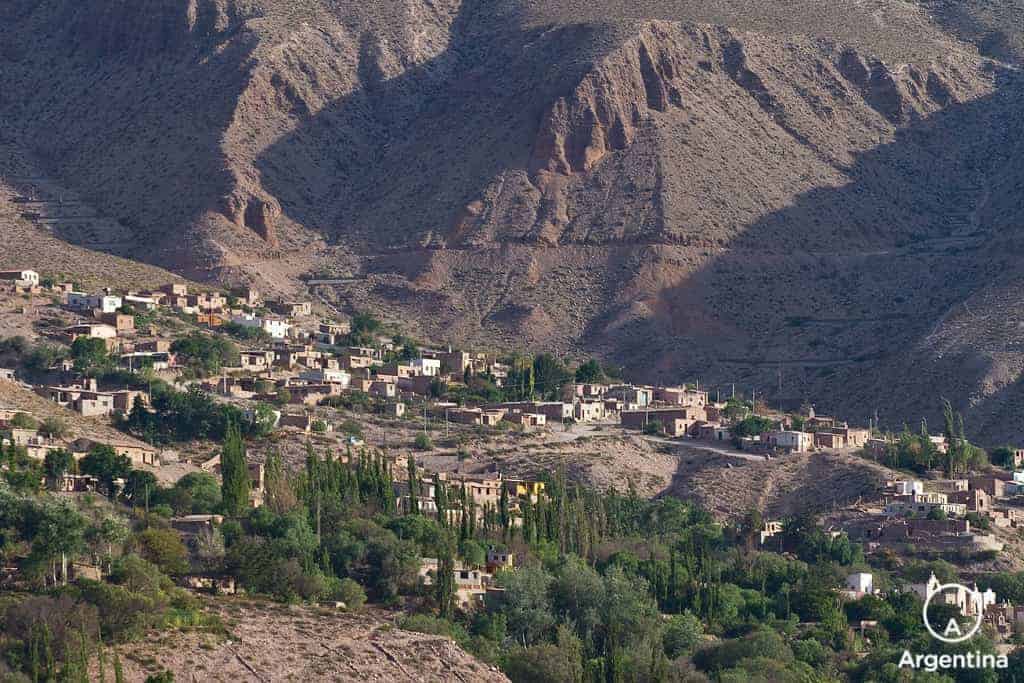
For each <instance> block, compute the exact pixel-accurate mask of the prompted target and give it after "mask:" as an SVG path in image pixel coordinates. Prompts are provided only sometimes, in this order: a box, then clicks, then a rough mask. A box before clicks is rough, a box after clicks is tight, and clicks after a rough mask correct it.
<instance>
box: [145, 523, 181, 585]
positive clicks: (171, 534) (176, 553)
mask: <svg viewBox="0 0 1024 683" xmlns="http://www.w3.org/2000/svg"><path fill="white" fill-rule="evenodd" d="M135 542H136V544H137V546H138V548H139V554H140V555H142V557H144V558H145V559H147V560H148V561H150V562H152V563H153V564H155V565H156V566H157V567H159V568H160V570H161V571H164V572H166V573H168V574H183V573H185V572H187V571H188V568H189V565H188V549H187V548H185V544H184V543H182V542H181V537H180V536H178V532H176V531H174V530H173V529H156V528H152V527H151V528H149V529H146V530H145V531H142V532H140V533H139V534H138V535H137V536H136V537H135Z"/></svg>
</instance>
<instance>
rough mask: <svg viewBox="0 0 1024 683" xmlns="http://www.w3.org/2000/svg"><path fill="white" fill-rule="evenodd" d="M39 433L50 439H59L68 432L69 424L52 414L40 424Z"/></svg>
mask: <svg viewBox="0 0 1024 683" xmlns="http://www.w3.org/2000/svg"><path fill="white" fill-rule="evenodd" d="M39 433H40V434H42V435H43V436H45V437H47V438H50V439H59V438H61V437H62V436H64V435H65V434H67V433H68V425H67V423H66V422H64V420H62V419H61V418H59V417H57V416H55V415H54V416H50V417H48V418H46V419H45V420H43V424H41V425H39Z"/></svg>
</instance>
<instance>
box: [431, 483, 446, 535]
mask: <svg viewBox="0 0 1024 683" xmlns="http://www.w3.org/2000/svg"><path fill="white" fill-rule="evenodd" d="M434 485H435V488H434V502H435V503H436V505H437V525H438V526H439V527H441V528H442V529H444V528H445V527H447V526H448V491H446V490H445V485H444V482H443V481H441V480H440V479H438V478H437V475H434Z"/></svg>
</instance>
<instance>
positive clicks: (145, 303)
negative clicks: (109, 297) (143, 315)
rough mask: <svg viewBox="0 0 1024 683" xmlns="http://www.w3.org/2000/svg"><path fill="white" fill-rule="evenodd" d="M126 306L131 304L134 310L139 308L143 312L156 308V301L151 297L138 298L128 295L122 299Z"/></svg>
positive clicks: (138, 296) (134, 295)
mask: <svg viewBox="0 0 1024 683" xmlns="http://www.w3.org/2000/svg"><path fill="white" fill-rule="evenodd" d="M124 302H125V303H126V304H131V305H132V306H134V307H135V308H141V309H143V310H147V311H149V310H152V309H154V308H156V307H157V305H158V304H157V300H156V299H154V298H153V297H151V296H140V295H138V294H128V295H127V296H125V297H124Z"/></svg>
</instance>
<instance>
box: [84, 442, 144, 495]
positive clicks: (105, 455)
mask: <svg viewBox="0 0 1024 683" xmlns="http://www.w3.org/2000/svg"><path fill="white" fill-rule="evenodd" d="M78 469H79V471H81V472H82V474H91V475H92V476H94V477H96V478H97V479H99V480H100V483H101V484H102V485H103V486H104V487H106V489H107V492H108V494H109V495H111V496H113V495H114V493H115V491H114V480H115V479H126V478H127V477H128V474H129V473H130V472H131V471H132V462H131V460H129V459H128V457H127V456H125V455H119V454H118V453H117V451H115V450H114V449H113V448H112V447H110V446H108V445H106V444H97V445H95V446H93V447H92V450H90V451H89V452H88V453H87V454H86V455H85V457H84V458H82V460H81V461H80V462H79V463H78Z"/></svg>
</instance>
